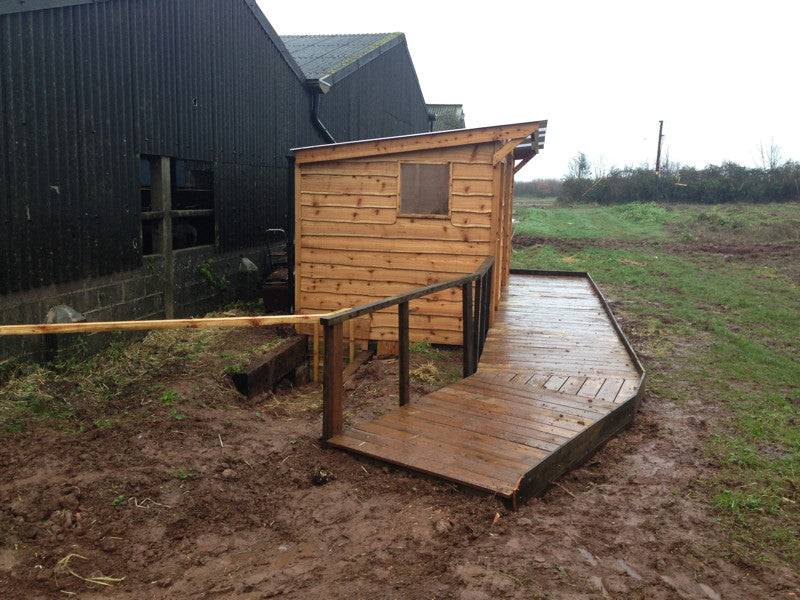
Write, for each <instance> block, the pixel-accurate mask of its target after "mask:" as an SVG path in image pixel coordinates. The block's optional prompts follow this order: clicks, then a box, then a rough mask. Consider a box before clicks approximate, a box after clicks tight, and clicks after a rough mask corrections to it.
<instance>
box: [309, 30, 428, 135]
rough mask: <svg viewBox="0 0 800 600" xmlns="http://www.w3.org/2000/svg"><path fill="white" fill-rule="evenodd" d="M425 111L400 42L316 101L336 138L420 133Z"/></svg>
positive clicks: (425, 127) (425, 120)
mask: <svg viewBox="0 0 800 600" xmlns="http://www.w3.org/2000/svg"><path fill="white" fill-rule="evenodd" d="M427 114H428V113H427V109H426V108H425V99H424V98H423V96H422V92H421V90H420V87H419V82H418V81H417V76H416V73H415V71H414V64H413V62H412V61H411V56H410V55H409V52H408V47H407V46H406V44H405V42H403V43H401V44H398V45H397V46H394V47H393V48H391V49H390V50H388V51H387V52H385V53H383V54H381V55H380V56H378V57H376V58H374V59H373V60H371V61H370V62H369V63H367V64H366V65H364V66H363V67H361V68H360V69H358V70H357V71H355V72H353V73H352V74H350V75H348V76H347V77H345V78H344V79H342V80H341V81H337V82H336V83H335V84H334V85H333V87H331V90H330V92H328V93H327V94H325V95H324V96H323V97H322V98H321V101H320V117H321V118H322V121H323V122H324V123H325V126H326V127H327V128H328V130H329V131H330V132H331V133H332V134H333V136H334V137H335V138H336V141H337V142H344V141H349V140H359V139H368V138H376V137H384V136H394V135H405V134H410V133H422V132H424V131H428V129H429V124H428V116H427Z"/></svg>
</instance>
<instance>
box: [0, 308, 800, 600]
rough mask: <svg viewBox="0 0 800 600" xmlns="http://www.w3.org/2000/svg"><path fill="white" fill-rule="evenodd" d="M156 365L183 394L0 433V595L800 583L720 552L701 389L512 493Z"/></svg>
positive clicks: (293, 408) (745, 590) (770, 586)
mask: <svg viewBox="0 0 800 600" xmlns="http://www.w3.org/2000/svg"><path fill="white" fill-rule="evenodd" d="M616 310H617V311H618V313H621V317H622V323H623V327H624V328H625V329H626V330H627V331H628V332H629V333H630V334H631V337H632V341H633V343H634V345H638V347H640V349H641V350H642V353H643V354H644V358H645V361H646V363H648V364H647V366H648V367H649V368H659V365H658V364H657V363H655V362H654V361H653V360H651V359H649V358H648V356H647V340H644V339H641V338H640V337H639V334H638V324H637V323H635V322H632V321H630V320H628V319H626V315H625V310H624V307H619V306H617V307H616ZM227 335H228V336H229V337H227V338H222V339H221V340H220V342H219V344H220V345H221V346H225V345H226V344H228V343H230V344H234V343H238V344H242V343H243V341H242V337H241V336H237V337H233V336H234V334H227ZM264 335H265V336H266V335H268V334H267V333H266V332H265V333H264ZM250 336H251V337H250V338H246V339H245V341H246V342H247V343H251V344H257V343H259V339H258V337H257V335H256V334H255V333H251V334H250ZM253 336H256V337H253ZM413 361H414V363H413V366H414V368H415V370H417V374H418V379H417V381H416V382H415V383H414V387H413V392H414V393H415V394H421V393H425V392H427V391H430V390H431V389H433V388H434V387H436V386H437V385H441V383H442V382H441V381H435V380H434V379H435V378H431V377H429V375H430V373H429V372H428V371H429V370H431V366H430V365H431V364H433V365H434V366H435V369H432V370H433V372H434V373H436V372H437V371H438V372H440V373H445V372H452V371H454V370H455V371H457V369H458V364H459V355H458V354H457V353H437V352H433V353H430V352H427V353H421V354H420V353H416V354H415V355H414V358H413ZM396 369H397V365H396V362H395V361H392V360H384V361H378V360H375V361H372V362H371V363H369V364H367V365H365V366H364V367H362V368H361V370H360V371H359V372H358V373H357V375H356V377H355V378H354V379H353V380H352V381H351V382H350V383H349V384H348V393H349V399H348V402H347V406H348V410H349V412H350V416H351V417H353V416H363V415H370V414H374V413H376V412H380V411H382V410H386V409H388V408H389V407H391V406H393V405H394V403H395V402H396V398H397V392H396V381H397V380H396ZM160 376H161V377H162V378H163V379H164V381H165V383H167V384H168V386H169V388H170V389H175V390H178V391H179V392H180V394H181V395H182V397H183V398H184V400H183V401H182V403H181V404H180V406H179V411H180V412H179V413H175V412H170V411H172V410H173V409H169V410H168V409H167V407H166V406H160V405H159V403H158V402H153V401H152V400H153V399H152V398H150V397H147V396H137V395H136V394H135V393H132V394H131V395H130V396H129V397H128V398H127V399H123V400H121V402H123V403H125V404H126V406H125V407H124V408H125V411H124V418H120V419H118V420H116V421H115V422H114V425H113V426H108V427H90V428H87V429H86V430H83V431H81V432H75V431H72V430H69V429H66V430H63V431H59V430H58V429H56V428H54V427H52V426H51V425H49V424H42V425H39V426H33V427H31V428H28V429H27V430H26V431H25V432H23V433H19V434H16V435H5V436H4V437H3V438H2V445H1V446H0V474H1V475H2V477H1V478H0V598H65V597H79V598H87V599H88V598H129V599H137V600H138V599H143V598H147V599H149V598H153V599H167V598H169V599H183V598H242V599H261V598H272V597H281V598H297V599H317V598H320V599H321V598H326V599H328V598H346V599H348V600H355V599H360V598H365V599H366V598H369V599H372V598H398V599H399V598H413V599H416V598H420V599H431V598H440V599H446V598H455V599H463V600H481V599H488V598H519V599H526V600H531V599H545V598H547V599H554V600H555V599H564V600H566V599H584V598H585V599H589V598H597V599H601V598H631V599H648V600H649V599H654V600H658V599H671V598H696V599H708V600H714V599H716V598H726V599H734V598H743V599H744V598H747V599H750V598H752V599H762V598H763V599H772V598H798V597H800V593H799V592H798V590H800V577H798V574H797V573H794V572H790V571H789V570H786V569H784V570H781V569H776V568H772V567H764V566H759V565H748V564H741V563H737V562H732V561H731V559H729V558H728V557H727V556H726V555H725V551H724V548H725V547H726V546H725V544H724V540H723V539H722V537H721V536H722V535H723V534H722V533H721V532H720V530H719V528H718V527H716V523H715V520H714V517H713V516H712V515H711V514H710V513H708V512H707V511H706V509H705V508H704V507H705V503H703V502H702V501H700V500H699V499H698V498H697V497H696V494H697V490H696V487H695V486H696V484H695V481H697V480H698V479H699V478H701V477H703V476H704V475H705V474H706V473H707V472H709V471H710V470H713V469H714V465H713V464H710V463H709V462H708V460H709V459H708V458H707V455H706V454H705V453H703V452H702V451H701V446H702V443H703V440H704V438H705V436H706V435H708V431H709V424H708V421H707V420H708V419H711V418H713V415H709V413H708V407H704V408H703V410H702V411H701V410H700V409H701V407H700V406H699V405H694V404H692V403H691V402H690V403H688V404H683V405H681V406H680V407H678V406H676V405H674V404H672V403H671V402H668V401H666V400H663V399H661V398H658V397H654V396H652V395H648V396H646V397H645V399H644V401H643V403H642V406H641V410H640V412H639V414H638V415H637V418H636V420H635V423H634V425H633V427H632V428H631V429H629V430H627V431H625V432H624V433H622V434H621V435H620V436H618V437H617V438H615V439H614V440H612V441H611V442H610V443H609V444H607V445H606V446H605V447H604V448H602V449H601V450H600V451H599V452H598V453H597V454H595V455H594V456H593V457H592V458H591V459H590V460H589V461H588V462H587V463H586V464H585V465H584V466H583V467H581V468H579V469H577V470H575V471H573V472H572V473H570V474H569V475H567V476H565V477H563V478H561V479H560V480H559V481H558V482H557V484H556V485H555V486H553V487H552V488H551V489H550V490H549V491H548V492H547V493H546V494H545V495H544V496H543V497H542V498H540V499H536V500H532V501H529V502H528V503H527V504H526V505H524V506H523V507H522V508H520V509H519V510H518V511H517V512H509V511H508V510H506V509H505V508H504V507H503V505H502V504H501V503H500V502H499V501H498V500H496V499H494V498H491V497H488V496H485V495H480V494H475V493H472V492H470V491H468V490H465V489H460V488H458V487H456V486H453V485H450V484H448V483H444V482H442V481H438V480H435V479H432V478H429V477H425V476H421V475H420V476H418V475H415V474H412V473H410V472H406V471H404V470H401V469H396V468H392V467H387V466H384V465H382V464H379V463H376V462H373V461H370V460H366V459H362V458H356V457H353V456H351V455H348V454H345V453H343V452H339V451H334V450H329V449H325V448H322V447H321V446H320V443H319V441H318V437H319V433H320V429H321V421H320V417H319V401H320V400H319V398H320V390H319V388H318V387H314V386H313V385H312V386H308V387H303V388H298V389H285V390H283V391H282V392H280V393H279V394H277V395H275V396H264V397H261V398H258V399H256V400H254V401H247V400H245V399H244V398H242V397H240V396H238V395H237V394H236V392H235V391H233V389H232V388H231V387H230V385H229V384H228V383H227V381H226V380H225V376H224V374H223V373H222V369H221V366H220V365H219V364H217V365H216V366H215V367H214V368H210V367H208V368H204V369H198V370H196V371H191V372H186V371H185V370H181V369H174V370H173V371H170V372H168V373H162V374H161V375H160ZM421 379H422V380H426V379H427V380H430V381H429V383H424V382H423V381H421ZM701 414H702V416H701ZM170 415H172V416H170ZM178 417H180V418H178ZM315 480H316V481H315ZM67 557H69V558H68V559H67ZM65 559H66V561H65ZM97 577H105V578H110V579H94V580H93V581H86V580H87V579H92V578H97ZM103 583H105V584H108V585H102V584H103Z"/></svg>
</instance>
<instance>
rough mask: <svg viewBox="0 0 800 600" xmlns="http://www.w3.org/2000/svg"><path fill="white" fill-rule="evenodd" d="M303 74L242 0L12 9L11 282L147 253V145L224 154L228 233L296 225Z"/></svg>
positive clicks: (2, 61)
mask: <svg viewBox="0 0 800 600" xmlns="http://www.w3.org/2000/svg"><path fill="white" fill-rule="evenodd" d="M321 142H322V139H321V138H320V136H319V134H318V133H317V132H316V130H315V129H314V128H313V126H312V125H311V122H310V117H309V106H308V97H307V93H306V92H305V91H304V90H303V87H302V82H301V81H300V80H299V79H298V78H297V76H296V75H295V73H294V72H293V71H292V69H291V68H290V66H289V65H288V64H287V63H286V61H285V60H284V58H283V56H282V55H281V54H280V52H279V51H278V49H277V48H276V47H275V45H274V44H273V43H272V41H271V40H270V39H269V38H268V36H267V34H266V33H265V31H264V30H263V28H262V27H261V26H260V24H259V23H258V22H257V20H256V18H255V16H254V15H253V13H252V12H251V11H250V9H249V8H248V7H247V6H246V5H245V3H244V2H243V1H242V0H114V1H109V2H101V3H92V4H83V5H77V6H69V7H62V8H56V9H49V10H38V11H32V12H23V13H16V14H10V15H0V226H1V227H2V229H3V231H2V234H0V294H7V293H10V292H15V291H21V290H26V289H32V288H36V287H40V286H43V285H47V284H51V283H60V282H65V281H70V280H75V279H79V278H84V277H90V276H99V275H104V274H109V273H113V272H117V271H122V270H128V269H133V268H136V267H138V266H140V265H141V262H142V259H141V250H140V248H138V245H139V227H140V225H139V219H140V207H141V205H140V198H139V191H138V181H137V173H138V160H139V155H140V154H154V155H165V156H173V157H176V158H184V159H196V160H203V161H208V162H212V163H213V164H214V172H215V178H214V181H215V205H216V210H217V219H216V221H217V224H218V245H219V247H220V249H221V250H234V249H237V248H244V247H249V246H253V245H256V244H259V243H263V242H264V241H265V240H264V230H265V229H266V228H267V227H285V226H287V225H288V222H287V220H288V215H289V200H290V197H289V196H290V194H289V190H288V184H289V178H288V172H287V168H288V164H287V160H286V154H287V152H288V149H289V148H290V147H293V146H301V145H307V144H316V143H321Z"/></svg>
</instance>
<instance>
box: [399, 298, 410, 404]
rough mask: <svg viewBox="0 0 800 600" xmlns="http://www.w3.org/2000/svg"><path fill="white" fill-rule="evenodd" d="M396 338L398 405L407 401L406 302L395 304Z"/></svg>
mask: <svg viewBox="0 0 800 600" xmlns="http://www.w3.org/2000/svg"><path fill="white" fill-rule="evenodd" d="M397 324H398V328H397V331H398V339H399V342H400V406H405V405H406V404H408V401H409V389H408V367H409V365H408V360H409V356H408V302H401V303H400V304H398V305H397Z"/></svg>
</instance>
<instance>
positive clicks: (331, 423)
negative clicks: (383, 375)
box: [315, 256, 495, 441]
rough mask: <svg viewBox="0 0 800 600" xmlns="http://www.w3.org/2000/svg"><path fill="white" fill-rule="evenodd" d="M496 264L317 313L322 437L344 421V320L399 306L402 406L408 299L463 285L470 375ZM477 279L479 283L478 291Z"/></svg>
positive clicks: (482, 337)
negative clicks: (321, 334) (321, 330)
mask: <svg viewBox="0 0 800 600" xmlns="http://www.w3.org/2000/svg"><path fill="white" fill-rule="evenodd" d="M494 264H495V259H494V257H493V256H490V257H488V258H486V259H485V260H484V261H483V262H482V263H481V265H480V267H478V269H477V270H476V271H475V272H474V273H470V274H468V275H464V276H462V277H457V278H455V279H451V280H449V281H443V282H440V283H434V284H431V285H427V286H424V287H420V288H416V289H414V290H411V291H409V292H406V293H404V294H398V295H396V296H391V297H389V298H384V299H383V300H376V301H375V302H370V303H367V304H363V305H361V306H356V307H354V308H349V309H343V310H341V311H339V312H338V313H335V314H330V313H329V314H327V315H318V316H319V322H320V323H321V324H322V325H323V327H324V329H325V367H324V372H323V382H322V439H323V441H325V440H329V439H331V438H332V437H334V436H336V435H339V434H340V433H342V431H343V427H344V415H343V410H342V408H343V407H342V405H343V403H344V381H343V375H342V372H343V369H344V356H343V352H342V343H343V338H342V324H343V323H344V322H345V321H350V320H351V319H355V318H357V317H360V316H361V315H364V314H368V313H372V312H375V311H378V310H383V309H386V308H389V307H391V306H397V308H398V310H397V323H398V327H397V338H398V343H399V346H400V348H399V350H400V352H399V369H398V371H399V379H400V381H399V403H400V405H401V406H403V405H405V404H408V402H409V400H410V385H409V365H410V357H409V321H410V318H409V302H410V301H411V300H415V299H417V298H421V297H424V296H427V295H430V294H433V293H435V292H440V291H442V290H447V289H450V288H454V287H460V288H461V302H462V313H461V315H462V335H463V338H462V339H463V344H462V353H463V357H462V358H463V361H462V373H463V376H464V377H469V376H470V375H472V374H473V373H475V371H476V370H477V368H478V360H479V358H480V355H481V352H482V351H483V345H484V342H485V341H486V334H487V332H488V329H489V320H490V318H489V313H490V312H491V305H492V278H493V269H494ZM473 282H474V283H475V286H474V292H473V285H472V284H473ZM351 323H352V321H351ZM315 339H316V338H315ZM315 364H316V363H315Z"/></svg>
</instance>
